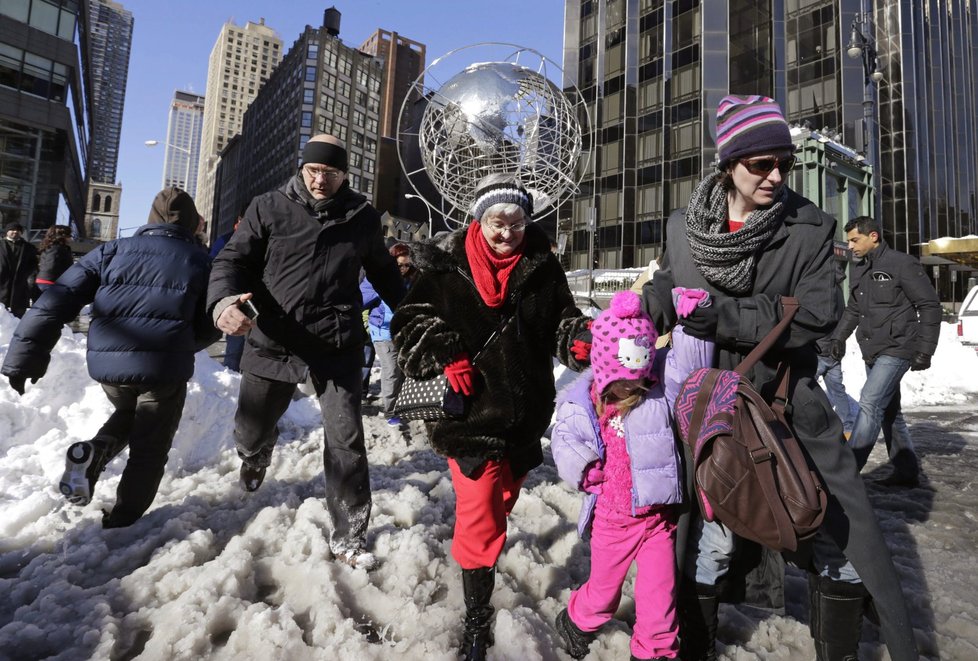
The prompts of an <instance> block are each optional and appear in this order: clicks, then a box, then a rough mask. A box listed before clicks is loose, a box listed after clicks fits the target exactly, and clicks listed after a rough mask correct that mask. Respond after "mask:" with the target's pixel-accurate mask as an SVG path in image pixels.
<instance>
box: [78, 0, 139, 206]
mask: <svg viewBox="0 0 978 661" xmlns="http://www.w3.org/2000/svg"><path fill="white" fill-rule="evenodd" d="M86 8H87V10H88V16H89V19H88V25H89V33H88V49H87V53H88V62H87V64H86V66H85V74H86V77H87V78H86V80H87V85H88V88H89V91H90V92H91V95H92V141H91V148H90V149H89V162H88V179H89V181H93V182H100V183H108V184H114V183H117V180H118V175H117V173H116V167H117V165H118V161H119V134H120V133H121V132H122V111H123V108H124V106H125V101H126V80H127V78H128V77H129V50H130V47H131V45H132V28H133V19H132V12H130V11H128V10H127V9H126V8H125V7H123V6H122V5H121V4H119V3H117V2H112V0H87V3H86ZM90 195H91V194H89V197H90Z"/></svg>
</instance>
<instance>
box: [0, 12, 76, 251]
mask: <svg viewBox="0 0 978 661" xmlns="http://www.w3.org/2000/svg"><path fill="white" fill-rule="evenodd" d="M85 19H86V14H85V11H84V8H83V5H82V4H81V3H80V2H78V0H16V1H11V0H3V1H2V2H0V214H2V217H3V221H4V222H10V221H18V222H20V223H21V224H22V225H23V226H24V227H25V228H26V229H27V230H28V235H29V236H30V237H31V238H36V237H37V236H39V235H40V234H41V233H42V232H43V231H44V230H46V229H47V228H48V227H50V226H51V225H54V224H57V223H59V222H60V223H61V224H71V225H72V226H73V227H74V228H75V230H76V231H77V232H78V233H79V234H84V231H85V230H84V224H83V222H82V219H83V218H84V216H85V177H86V167H87V165H88V146H89V136H90V132H91V130H92V114H91V113H92V107H91V96H90V90H88V88H87V87H86V80H87V77H86V76H85V75H84V70H83V67H82V62H83V61H85V59H86V57H85V49H86V48H87V44H88V27H87V25H86V22H85ZM59 210H60V211H59Z"/></svg>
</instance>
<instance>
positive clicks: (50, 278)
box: [34, 225, 75, 300]
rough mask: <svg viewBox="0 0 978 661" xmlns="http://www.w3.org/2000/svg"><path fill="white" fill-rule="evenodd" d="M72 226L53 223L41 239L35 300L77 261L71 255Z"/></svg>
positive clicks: (35, 283) (35, 281) (35, 279)
mask: <svg viewBox="0 0 978 661" xmlns="http://www.w3.org/2000/svg"><path fill="white" fill-rule="evenodd" d="M70 240H71V228H70V227H68V226H67V225H52V226H51V227H49V228H48V231H47V232H46V233H45V234H44V239H43V240H42V241H41V246H40V248H39V250H40V253H41V254H40V257H39V259H38V266H37V276H36V277H35V278H34V287H35V289H36V291H35V296H34V300H37V298H38V297H39V296H40V295H41V294H42V293H43V292H44V290H46V289H47V288H48V287H50V286H51V285H53V284H54V282H55V280H57V279H58V278H59V277H61V274H62V273H64V272H65V271H67V270H68V269H69V268H70V267H71V265H72V264H74V263H75V260H74V258H73V257H72V255H71V246H69V245H68V241H70Z"/></svg>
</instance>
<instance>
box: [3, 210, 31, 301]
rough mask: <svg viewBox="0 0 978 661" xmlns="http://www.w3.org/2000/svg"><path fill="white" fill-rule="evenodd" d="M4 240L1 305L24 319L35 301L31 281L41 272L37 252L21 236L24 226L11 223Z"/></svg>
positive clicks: (5, 228) (5, 230) (6, 226)
mask: <svg viewBox="0 0 978 661" xmlns="http://www.w3.org/2000/svg"><path fill="white" fill-rule="evenodd" d="M3 233H4V236H3V238H2V239H0V304H2V305H3V306H4V307H6V308H7V309H8V310H10V312H11V313H13V314H14V316H17V317H22V316H24V311H25V310H26V309H27V306H28V304H29V303H30V300H31V285H32V284H33V283H32V282H31V279H32V278H33V277H34V273H35V272H36V271H37V249H36V248H35V247H34V246H33V245H31V244H30V243H28V242H27V241H25V240H24V239H23V237H21V234H23V233H24V226H23V225H21V224H20V223H16V222H14V223H7V224H6V225H5V226H4V228H3Z"/></svg>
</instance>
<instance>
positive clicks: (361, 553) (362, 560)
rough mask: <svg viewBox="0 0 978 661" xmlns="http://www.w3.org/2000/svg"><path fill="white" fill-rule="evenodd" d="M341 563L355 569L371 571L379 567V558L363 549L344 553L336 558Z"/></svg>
mask: <svg viewBox="0 0 978 661" xmlns="http://www.w3.org/2000/svg"><path fill="white" fill-rule="evenodd" d="M335 558H336V559H337V560H339V561H340V562H342V563H344V564H347V565H350V566H351V567H353V568H354V569H362V570H364V571H370V570H371V569H373V568H374V567H376V566H377V556H375V555H374V554H373V553H371V552H370V551H368V550H366V549H365V548H363V547H359V548H356V549H352V550H349V551H343V552H342V553H339V554H338V555H336V556H335Z"/></svg>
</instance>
